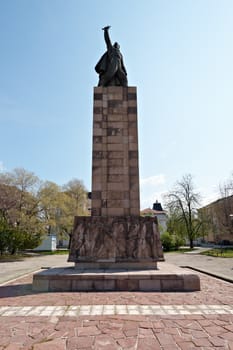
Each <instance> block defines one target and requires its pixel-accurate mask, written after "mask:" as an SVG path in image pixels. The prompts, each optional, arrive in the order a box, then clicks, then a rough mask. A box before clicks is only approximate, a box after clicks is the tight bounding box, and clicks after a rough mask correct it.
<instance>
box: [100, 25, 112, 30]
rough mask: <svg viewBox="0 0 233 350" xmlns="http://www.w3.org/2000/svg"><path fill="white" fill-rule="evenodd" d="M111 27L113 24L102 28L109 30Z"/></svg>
mask: <svg viewBox="0 0 233 350" xmlns="http://www.w3.org/2000/svg"><path fill="white" fill-rule="evenodd" d="M109 28H111V26H106V27H104V28H102V30H108V29H109Z"/></svg>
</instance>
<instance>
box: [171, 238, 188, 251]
mask: <svg viewBox="0 0 233 350" xmlns="http://www.w3.org/2000/svg"><path fill="white" fill-rule="evenodd" d="M172 245H173V247H174V249H179V248H180V246H182V245H185V240H184V238H182V237H180V236H177V235H174V236H173V242H172Z"/></svg>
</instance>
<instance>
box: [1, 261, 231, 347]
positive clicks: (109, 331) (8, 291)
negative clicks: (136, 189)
mask: <svg viewBox="0 0 233 350" xmlns="http://www.w3.org/2000/svg"><path fill="white" fill-rule="evenodd" d="M179 256H180V263H179V262H178V255H177V256H176V263H177V264H180V265H181V266H182V259H186V255H185V256H184V255H180V254H179ZM199 257H200V256H198V255H196V256H193V255H192V258H190V261H192V259H193V260H195V261H197V260H198V259H199ZM53 258H54V257H53V256H51V257H46V259H45V260H46V263H47V266H54V264H58V263H60V264H59V265H60V266H62V265H63V264H62V262H65V260H66V257H65V256H60V257H59V258H58V257H56V258H55V259H53ZM31 259H34V258H30V259H26V260H27V261H28V260H29V261H31V262H32V261H33V260H31ZM172 259H174V255H173V256H172V255H169V254H168V255H167V261H168V262H171V260H172ZM200 259H202V257H201V258H200ZM215 261H216V262H215V265H219V264H218V261H219V260H218V259H216V258H215ZM40 262H42V260H39V262H37V263H36V259H35V260H34V263H33V264H34V265H33V266H34V268H35V269H36V270H37V269H39V265H38V264H39V263H40ZM225 262H226V264H228V265H229V267H228V271H229V272H228V274H231V272H232V270H231V269H230V266H231V265H233V259H225ZM7 264H10V263H7ZM25 265H27V266H28V262H25ZM31 265H32V263H31ZM43 265H44V264H43ZM185 265H187V264H185ZM1 266H2V269H1V275H3V273H2V270H3V269H4V263H1ZM5 266H7V265H5ZM41 266H42V265H41ZM232 267H233V266H232ZM203 268H204V267H203ZM209 268H210V267H209ZM213 269H214V264H213V266H212V270H213ZM6 270H7V269H6ZM19 270H20V273H22V271H23V262H21V268H20V269H19ZM25 271H26V270H25ZM26 273H27V274H26V275H24V276H21V277H18V278H15V279H14V280H12V281H9V282H6V281H5V282H4V283H3V284H2V285H1V287H0V297H1V298H0V350H3V349H4V350H5V349H6V350H19V349H25V350H29V349H30V350H41V349H44V350H47V349H48V350H53V349H56V350H60V349H62V350H75V349H109V350H111V349H113V350H114V349H118V350H120V349H135V350H136V349H143V350H146V349H155V350H156V349H164V350H169V349H182V350H183V349H204V350H207V349H219V350H221V349H228V350H229V349H230V350H233V284H232V283H229V282H227V281H223V280H220V279H217V278H214V277H212V276H208V275H205V274H203V273H199V272H197V273H198V274H199V276H200V279H201V291H199V292H189V293H159V292H153V293H152V292H89V293H87V292H69V293H64V292H63V293H58V292H56V293H35V292H33V291H32V273H31V272H28V271H26Z"/></svg>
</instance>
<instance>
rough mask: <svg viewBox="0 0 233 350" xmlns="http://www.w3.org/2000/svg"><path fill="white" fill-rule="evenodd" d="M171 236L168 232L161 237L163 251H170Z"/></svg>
mask: <svg viewBox="0 0 233 350" xmlns="http://www.w3.org/2000/svg"><path fill="white" fill-rule="evenodd" d="M172 240H173V239H172V235H171V234H170V233H169V232H164V233H162V235H161V242H162V246H163V250H164V251H166V252H169V251H170V250H171V249H172V245H173V244H172Z"/></svg>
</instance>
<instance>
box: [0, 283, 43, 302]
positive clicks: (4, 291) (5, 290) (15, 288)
mask: <svg viewBox="0 0 233 350" xmlns="http://www.w3.org/2000/svg"><path fill="white" fill-rule="evenodd" d="M33 294H39V292H34V291H33V290H32V283H28V284H14V285H8V286H2V287H0V298H11V297H17V296H24V295H33Z"/></svg>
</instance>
